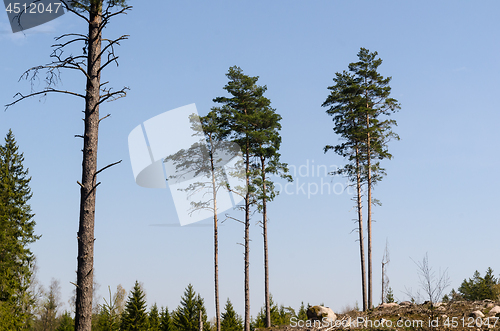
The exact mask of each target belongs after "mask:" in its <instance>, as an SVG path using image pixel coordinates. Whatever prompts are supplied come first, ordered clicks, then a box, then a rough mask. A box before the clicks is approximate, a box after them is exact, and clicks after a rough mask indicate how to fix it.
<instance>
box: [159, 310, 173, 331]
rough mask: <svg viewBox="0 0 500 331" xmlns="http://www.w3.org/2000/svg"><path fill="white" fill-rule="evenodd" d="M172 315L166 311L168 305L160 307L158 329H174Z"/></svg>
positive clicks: (168, 330) (163, 330)
mask: <svg viewBox="0 0 500 331" xmlns="http://www.w3.org/2000/svg"><path fill="white" fill-rule="evenodd" d="M174 330H175V329H174V325H173V323H172V316H171V315H170V313H169V312H168V307H165V308H162V309H161V312H160V331H174Z"/></svg>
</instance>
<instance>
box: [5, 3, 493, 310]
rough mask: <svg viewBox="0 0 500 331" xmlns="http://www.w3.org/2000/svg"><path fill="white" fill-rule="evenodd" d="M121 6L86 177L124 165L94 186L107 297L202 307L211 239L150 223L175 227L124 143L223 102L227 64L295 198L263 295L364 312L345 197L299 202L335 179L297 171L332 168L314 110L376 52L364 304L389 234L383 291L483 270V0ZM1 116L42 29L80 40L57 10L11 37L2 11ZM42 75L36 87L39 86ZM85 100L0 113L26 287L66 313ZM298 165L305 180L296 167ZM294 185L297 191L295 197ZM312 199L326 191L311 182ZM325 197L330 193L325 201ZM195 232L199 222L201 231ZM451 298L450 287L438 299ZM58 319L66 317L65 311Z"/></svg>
mask: <svg viewBox="0 0 500 331" xmlns="http://www.w3.org/2000/svg"><path fill="white" fill-rule="evenodd" d="M130 4H131V5H133V6H134V8H133V10H132V11H131V12H130V13H129V14H128V15H127V16H123V17H117V18H116V19H114V21H113V22H112V23H111V24H110V26H109V28H108V29H106V30H105V31H104V36H105V37H107V38H111V37H117V36H119V35H121V34H129V35H130V39H129V40H128V41H125V42H123V43H122V46H121V47H119V48H118V49H117V53H118V54H119V55H120V59H119V63H120V66H119V68H110V69H109V70H107V71H105V72H104V74H103V80H109V81H110V82H111V84H112V85H113V86H115V87H117V88H120V87H122V86H124V85H126V86H129V87H130V89H131V90H130V92H129V93H128V96H127V97H126V98H125V99H121V100H118V101H116V102H113V103H106V104H104V105H103V106H102V108H101V111H102V113H103V114H107V113H111V115H112V116H111V118H109V119H107V120H105V121H104V122H102V125H101V133H100V141H99V165H100V166H101V167H102V166H105V165H107V164H109V163H111V162H114V161H117V160H120V159H123V161H124V162H123V163H122V164H121V165H119V166H116V167H114V168H112V169H110V170H107V171H106V172H104V173H103V174H102V175H100V181H101V182H102V184H101V185H100V186H99V190H98V195H97V197H98V201H97V214H96V215H97V216H96V229H95V237H96V242H95V245H96V246H95V272H96V278H97V281H98V283H99V284H100V285H101V288H100V292H101V295H106V293H107V287H108V285H109V286H111V288H112V290H114V289H115V288H116V286H117V285H118V284H122V285H123V286H124V288H125V289H126V290H127V291H129V290H130V289H131V287H132V286H133V283H134V281H135V280H136V279H137V280H139V281H141V282H143V283H144V287H145V289H146V291H147V299H148V304H150V305H151V304H153V303H154V302H156V303H157V304H158V305H160V306H161V305H163V306H165V305H168V307H169V308H170V309H173V308H175V307H176V306H177V305H178V304H179V300H180V297H181V295H182V293H183V291H184V289H185V287H186V286H187V285H188V283H192V284H193V285H194V288H195V290H196V291H198V292H200V293H201V295H202V296H203V297H204V298H205V302H206V305H207V308H208V311H209V314H213V312H214V304H213V293H212V292H213V290H212V289H213V285H212V284H213V268H212V261H213V258H212V253H213V252H212V239H213V237H212V229H211V227H210V226H206V227H184V228H181V227H174V226H152V224H176V223H178V220H177V215H176V213H175V209H174V206H173V202H172V200H171V196H170V193H169V192H168V190H160V189H144V188H141V187H139V186H137V185H136V184H135V183H134V178H133V175H132V169H131V166H130V160H129V156H128V147H127V137H128V134H129V133H130V131H131V130H132V129H133V128H134V127H136V126H137V125H139V124H140V123H142V122H143V121H145V120H147V119H149V118H151V117H153V116H155V115H158V114H160V113H162V112H165V111H167V110H170V109H174V108H177V107H180V106H184V105H187V104H190V103H196V105H197V108H198V111H199V113H200V114H201V115H204V114H206V113H207V112H208V111H209V109H210V107H212V106H213V103H212V99H213V98H214V97H217V96H222V95H224V92H225V91H223V90H222V87H223V86H224V85H225V83H226V81H227V79H226V77H225V73H226V72H227V70H228V68H229V67H230V66H233V65H238V66H240V67H241V68H242V69H243V71H244V73H246V74H248V75H252V76H260V79H259V83H260V84H263V85H267V87H268V92H267V97H269V98H270V99H271V101H272V105H273V107H274V108H276V109H277V112H278V113H280V114H281V115H282V117H283V120H282V125H283V129H282V138H283V146H282V160H283V161H284V162H288V163H289V164H290V165H291V166H294V167H295V168H297V170H298V169H299V167H300V166H303V167H302V176H300V175H299V174H297V176H296V182H295V184H294V186H293V187H294V188H296V190H295V191H294V192H292V193H294V194H282V195H280V196H279V197H278V198H277V199H276V201H275V202H273V203H272V204H271V205H270V211H269V213H270V226H269V236H270V248H269V249H270V273H271V280H270V284H271V285H270V286H271V293H272V294H273V296H274V298H275V300H276V301H277V302H278V303H282V304H285V305H286V306H292V307H293V308H296V309H297V308H298V307H299V306H300V303H301V301H304V302H305V303H308V302H309V303H311V304H319V303H321V302H324V303H325V305H327V306H330V307H332V308H333V309H334V310H339V309H340V308H341V307H343V306H344V305H347V304H350V305H353V304H354V303H355V302H356V301H358V302H361V291H360V271H359V269H360V267H359V249H358V243H357V242H356V239H357V235H356V233H354V232H352V233H351V231H352V230H353V229H354V227H355V225H354V223H353V222H352V219H354V218H355V211H354V209H353V202H352V201H351V200H350V199H351V197H352V196H350V195H349V194H347V193H341V194H335V193H332V194H326V192H323V194H316V195H312V196H309V197H308V196H307V186H308V185H309V186H310V187H311V188H313V187H314V184H321V183H322V181H323V182H324V183H329V184H330V185H331V186H333V185H335V184H336V183H338V184H336V185H337V186H335V187H336V188H337V190H339V188H340V186H341V185H345V180H344V179H342V178H334V179H333V178H331V177H328V176H326V177H325V176H318V175H317V174H316V173H315V175H314V176H312V172H311V170H312V165H313V164H314V165H316V166H317V165H326V166H333V165H342V164H343V162H344V161H343V160H342V158H340V157H338V156H336V155H334V154H333V153H329V154H326V155H325V154H323V151H322V149H323V147H324V145H325V144H335V143H336V142H337V137H336V136H335V135H334V134H333V131H332V126H333V122H332V121H331V118H329V117H328V116H327V115H326V113H325V109H324V108H322V107H321V104H322V103H323V102H324V100H325V98H326V96H327V94H328V91H327V89H326V88H327V86H329V85H331V84H332V78H333V77H334V75H335V72H338V71H342V70H344V69H347V65H348V64H349V63H350V62H354V61H356V59H357V57H356V54H357V52H358V50H359V48H360V47H365V48H368V49H369V50H371V51H378V53H379V56H380V57H381V58H382V59H383V61H384V62H383V64H382V66H381V67H380V72H381V73H382V74H383V75H385V76H392V82H391V86H392V96H393V97H394V98H396V99H398V101H399V102H400V103H401V107H402V108H401V110H400V112H399V113H397V114H396V115H394V116H393V118H394V119H395V120H397V122H398V124H399V125H398V127H397V128H395V130H396V132H397V133H398V134H399V135H400V137H401V141H399V142H393V143H391V145H390V151H391V152H392V154H393V155H394V159H393V160H391V161H384V163H383V165H384V166H385V167H386V169H387V174H388V175H387V177H386V178H385V179H384V180H383V181H382V182H381V183H380V184H379V185H378V186H377V187H376V189H375V196H376V198H378V199H380V200H381V201H382V203H383V206H382V207H377V208H376V209H375V212H374V218H375V219H376V223H374V228H373V250H374V252H373V263H374V275H373V279H374V284H375V288H374V297H375V303H377V302H378V300H379V299H378V298H379V296H380V262H381V260H382V254H383V250H384V247H385V242H386V239H387V240H388V241H389V249H390V255H391V262H390V264H389V265H388V274H389V278H390V284H391V286H392V288H393V290H394V293H395V296H396V298H397V299H399V300H404V299H407V297H405V295H404V294H403V293H402V291H404V290H405V287H407V288H413V290H416V289H417V288H418V286H419V285H418V278H417V275H416V266H415V264H414V263H413V262H412V260H411V259H410V257H411V258H413V259H414V260H421V259H422V257H423V256H424V254H425V253H426V252H428V253H429V258H430V264H431V266H433V267H434V268H435V269H436V270H438V269H439V268H441V269H445V268H448V272H449V274H450V277H451V280H452V284H451V287H454V288H457V287H458V286H459V285H460V283H461V281H462V280H463V279H464V278H467V277H471V276H472V274H473V273H474V271H475V270H476V269H477V270H479V271H480V272H481V273H484V271H485V270H486V269H487V268H488V267H492V268H493V269H494V270H495V274H496V275H497V276H498V274H499V273H500V265H499V262H498V260H497V259H496V258H495V257H496V255H497V253H498V251H499V244H498V242H499V241H498V234H499V233H500V222H499V221H500V218H499V216H498V212H496V209H495V207H496V206H497V204H498V201H499V193H498V187H499V185H500V180H499V176H498V175H497V171H498V170H497V169H498V167H499V165H500V157H499V147H498V138H497V132H498V131H499V127H498V126H499V123H500V112H499V106H498V102H497V95H498V89H499V87H500V86H499V85H500V83H499V81H498V77H499V75H500V61H499V60H500V56H499V54H500V37H499V34H498V31H500V22H499V21H498V17H497V16H498V12H499V10H500V4H499V3H498V2H497V1H481V2H469V1H440V2H438V3H436V2H431V1H419V2H411V3H410V2H401V1H309V2H307V3H306V2H303V1H272V2H269V1H238V2H234V1H212V2H210V3H200V2H196V1H182V2H173V1H159V0H153V1H140V2H139V1H132V0H131V1H130ZM0 17H1V19H0V30H1V31H0V42H1V44H2V54H1V65H0V70H1V79H0V84H1V85H0V99H1V104H6V103H8V102H10V101H11V100H12V96H13V95H14V94H15V93H16V92H24V93H27V92H29V90H30V86H29V83H27V82H25V81H22V82H19V83H18V82H17V81H18V78H19V76H20V75H21V74H22V72H23V71H24V70H26V69H27V68H30V67H32V66H35V65H39V64H44V63H47V62H49V54H50V47H49V46H50V45H51V44H52V43H53V38H54V37H55V36H57V35H60V34H63V33H69V32H80V33H84V26H83V25H82V24H81V23H79V21H78V20H77V19H76V18H75V17H73V16H71V15H64V16H63V17H61V18H59V19H56V20H54V21H52V22H50V23H48V24H45V25H43V26H40V27H38V28H35V29H33V30H29V31H26V33H25V34H24V35H23V34H19V33H18V34H16V35H13V34H12V33H11V32H10V28H9V26H8V21H7V15H6V14H4V15H3V16H0ZM61 77H62V87H63V88H67V89H74V90H77V91H79V92H81V91H83V89H84V82H83V81H82V77H81V76H78V74H76V73H69V72H64V73H62V76H61ZM43 86H44V84H43V81H40V82H39V83H37V84H35V88H43ZM82 109H83V104H82V102H81V101H80V100H79V99H76V98H72V97H69V96H62V95H49V96H48V97H47V98H44V99H38V98H34V99H32V100H27V101H24V102H22V103H20V104H18V105H16V106H14V107H12V108H10V109H9V110H7V111H6V112H3V111H2V112H0V135H1V136H5V134H6V133H7V131H8V129H9V128H12V130H13V132H14V134H15V135H16V139H17V141H18V143H19V145H20V148H21V150H22V151H23V152H24V154H25V159H26V161H25V165H26V166H27V167H29V169H30V174H31V176H32V177H33V179H32V182H31V186H32V189H33V193H34V196H33V199H32V200H31V204H32V208H33V210H34V212H35V213H36V222H37V227H36V232H37V233H38V234H41V235H42V238H41V239H40V240H39V241H38V242H37V243H36V244H34V245H32V250H33V251H34V253H35V254H36V256H37V259H38V267H39V271H38V278H39V280H40V282H41V283H42V284H44V285H45V286H46V287H47V286H48V285H49V283H50V279H51V278H52V277H54V278H56V279H59V280H60V281H61V285H62V299H63V301H64V302H66V301H67V300H68V299H69V297H70V295H71V291H72V286H73V285H71V284H70V282H74V281H75V279H76V274H75V270H76V250H77V242H76V232H77V228H78V212H79V187H78V185H77V183H76V181H77V180H79V179H80V176H81V174H80V173H81V152H80V149H81V146H82V142H81V140H80V139H77V138H74V135H76V134H81V133H82V130H83V125H82V124H83V123H82V120H81V118H82V113H81V110H82ZM307 164H309V169H310V173H309V176H305V175H306V174H305V173H304V171H305V169H306V168H305V165H307ZM302 184H304V185H305V186H303V187H304V189H305V190H306V194H303V193H301V191H300V190H299V188H300V185H302ZM325 188H326V186H325ZM337 192H339V191H337ZM257 220H258V216H257V215H256V216H255V217H254V219H253V221H252V223H253V225H252V227H251V236H252V242H251V265H250V268H251V278H250V290H251V304H252V309H251V312H252V315H253V316H255V315H256V314H257V312H258V310H259V309H260V307H261V306H262V304H263V302H264V290H263V282H264V278H263V253H262V236H261V229H260V228H259V227H258V226H257V225H256V222H257ZM203 224H206V225H209V224H210V222H209V221H205V222H203ZM242 240H243V227H242V226H241V224H239V223H234V222H233V223H231V222H230V221H228V222H226V223H224V226H223V227H222V228H221V233H220V249H221V250H220V281H221V286H220V291H221V301H222V302H225V299H226V298H227V297H230V299H231V300H232V301H233V303H234V304H235V307H236V309H237V311H238V312H239V313H240V314H242V313H243V298H244V292H243V248H242V246H240V245H238V244H237V243H238V242H242ZM451 287H450V288H449V289H448V290H451ZM66 307H67V305H66Z"/></svg>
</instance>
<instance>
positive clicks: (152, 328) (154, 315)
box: [148, 303, 160, 331]
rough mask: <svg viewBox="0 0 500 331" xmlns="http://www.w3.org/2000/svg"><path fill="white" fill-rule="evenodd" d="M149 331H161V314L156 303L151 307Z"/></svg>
mask: <svg viewBox="0 0 500 331" xmlns="http://www.w3.org/2000/svg"><path fill="white" fill-rule="evenodd" d="M148 321H149V331H160V313H159V312H158V306H157V305H156V303H155V304H154V305H153V307H151V310H150V311H149V315H148Z"/></svg>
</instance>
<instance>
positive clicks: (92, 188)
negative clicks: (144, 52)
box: [75, 1, 102, 331]
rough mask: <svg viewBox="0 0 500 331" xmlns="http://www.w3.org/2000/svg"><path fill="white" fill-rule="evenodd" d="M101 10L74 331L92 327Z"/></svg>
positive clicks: (90, 70) (91, 72)
mask: <svg viewBox="0 0 500 331" xmlns="http://www.w3.org/2000/svg"><path fill="white" fill-rule="evenodd" d="M101 14H102V8H101V6H100V5H99V4H98V3H97V1H95V2H91V10H90V24H89V34H88V38H89V42H88V56H87V75H88V78H87V85H86V98H85V129H84V134H83V163H82V181H81V188H80V196H81V197H80V226H79V230H78V236H77V239H78V257H77V259H78V269H77V288H76V314H75V330H76V331H90V329H91V327H92V292H93V274H94V270H93V265H94V240H95V239H94V219H95V201H96V186H97V185H96V172H97V145H98V133H99V101H100V91H99V89H100V81H101V75H100V68H101V56H100V53H101V24H102V15H101Z"/></svg>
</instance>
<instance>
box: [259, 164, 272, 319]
mask: <svg viewBox="0 0 500 331" xmlns="http://www.w3.org/2000/svg"><path fill="white" fill-rule="evenodd" d="M261 164H262V169H261V171H262V193H263V196H264V197H263V198H262V228H263V229H262V230H263V231H262V234H263V236H264V292H265V293H264V295H265V304H266V328H270V327H271V306H270V303H269V258H268V246H267V199H266V194H267V192H266V164H265V160H264V158H263V157H261Z"/></svg>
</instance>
